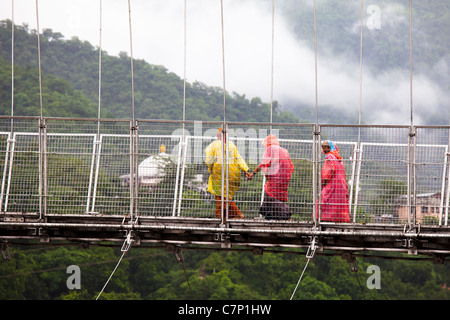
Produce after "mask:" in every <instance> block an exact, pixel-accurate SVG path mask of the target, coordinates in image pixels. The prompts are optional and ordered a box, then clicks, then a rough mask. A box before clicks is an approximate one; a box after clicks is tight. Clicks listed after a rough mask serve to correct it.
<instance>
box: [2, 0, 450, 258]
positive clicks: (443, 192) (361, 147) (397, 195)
mask: <svg viewBox="0 0 450 320" xmlns="http://www.w3.org/2000/svg"><path fill="white" fill-rule="evenodd" d="M13 3H14V1H13ZM314 4H315V1H314ZM13 7H14V6H13ZM128 7H129V15H130V52H131V73H132V77H131V79H133V54H132V45H131V44H132V41H131V34H132V33H131V6H130V1H128ZM362 7H363V6H362ZM100 8H101V1H100ZM37 9H38V1H36V18H37V29H38V30H39V15H38V10H37ZM410 9H411V8H410ZM13 12H14V11H13ZM100 12H101V10H100ZM222 14H223V12H222ZM222 18H223V17H222ZM314 18H315V6H314ZM12 20H13V21H14V16H13V19H12ZM314 23H316V21H315V19H314ZM222 25H223V21H222ZM99 29H100V31H101V19H100V28H99ZM272 29H273V28H272ZM12 30H14V28H12ZM12 32H13V34H12V39H13V40H14V31H12ZM222 32H223V27H222ZM37 34H38V47H39V32H38V33H37ZM222 38H223V33H222ZM100 43H101V32H100ZM12 44H13V48H14V41H12ZM223 45H224V42H223ZM272 46H273V44H272ZM99 53H100V54H99V67H100V70H99V75H101V65H102V64H101V45H100V48H99ZM222 53H224V50H223V51H222ZM39 54H40V50H39ZM361 54H362V21H361ZM12 57H13V58H12V59H13V61H12V65H14V55H12ZM361 59H362V56H361ZM410 60H411V59H410ZM361 61H362V60H361ZM39 62H40V57H39ZM315 62H316V73H315V80H316V122H315V123H311V124H299V123H290V124H287V123H274V122H273V121H272V115H271V118H270V119H269V121H268V122H267V123H247V122H230V121H227V119H226V113H227V112H226V108H227V106H226V101H225V98H224V107H223V111H224V112H223V121H217V122H214V121H210V122H198V121H188V120H185V107H186V106H185V104H184V105H183V120H166V121H164V120H150V119H136V118H135V114H134V91H133V90H134V86H133V83H132V94H131V96H132V118H131V119H126V120H124V119H121V120H119V119H101V118H100V108H101V100H100V96H101V76H100V77H99V117H98V118H97V119H72V118H70V119H69V118H68V119H63V118H51V117H44V116H43V115H42V92H41V101H40V102H41V115H40V116H36V117H19V116H14V108H13V106H14V72H13V73H12V75H13V79H12V93H13V94H12V96H13V101H12V108H11V109H12V111H11V115H9V116H2V117H0V164H1V165H0V169H1V170H0V175H1V194H0V239H1V240H2V252H3V253H5V252H6V251H7V245H8V243H14V242H15V241H19V240H31V241H35V240H37V241H39V242H40V243H41V244H48V243H53V242H55V241H63V242H66V243H79V244H84V245H86V246H88V245H89V244H90V243H98V242H109V243H116V244H117V243H118V244H121V245H122V251H123V252H126V251H127V250H129V248H130V247H131V246H142V247H144V246H147V245H153V244H162V245H165V246H167V247H168V248H172V249H173V250H174V251H175V252H176V251H177V250H178V249H179V248H182V247H196V246H198V247H207V248H218V249H223V250H227V249H232V248H248V249H249V250H253V252H255V253H257V254H262V253H263V252H264V250H267V249H273V248H304V249H305V250H306V254H307V257H308V258H312V257H313V255H314V254H315V252H339V253H349V254H352V253H354V252H366V253H368V254H370V253H374V252H381V251H382V252H400V253H407V254H410V255H426V256H428V257H430V258H431V259H433V260H434V261H435V262H436V263H444V261H445V258H446V257H447V256H448V255H449V254H450V227H449V223H448V222H449V214H448V213H449V200H450V178H449V172H450V163H449V155H450V153H449V150H448V149H449V146H450V127H448V126H440V127H436V126H418V125H415V124H414V123H413V117H412V115H413V104H412V74H411V124H410V125H403V126H402V125H398V126H396V125H390V126H382V125H362V124H361V107H362V101H361V105H360V121H359V123H360V124H358V125H329V124H320V123H319V121H318V117H317V114H318V112H317V110H318V102H317V100H318V99H317V48H316V60H315ZM185 63H186V62H185ZM224 63H225V62H224ZM223 67H224V68H225V65H224V66H223ZM361 68H362V64H361ZM272 70H273V68H272ZM39 71H40V63H39ZM39 74H41V72H39ZM272 79H273V77H272ZM361 83H362V80H361ZM40 88H41V91H42V87H40ZM361 88H362V84H361ZM361 88H360V90H362V89H361ZM223 90H224V96H225V93H226V87H225V73H224V86H223ZM184 101H185V100H184ZM218 128H222V129H223V132H224V133H226V134H227V137H228V139H230V141H233V142H234V143H235V144H236V146H237V149H238V151H239V153H240V154H241V156H242V158H243V159H244V160H245V162H246V163H247V164H248V166H249V168H250V169H251V170H253V169H254V168H256V167H257V166H258V164H259V163H260V162H261V160H262V156H263V153H264V146H263V144H262V142H263V140H264V138H266V136H267V135H268V134H269V133H270V134H275V135H276V136H277V137H278V139H279V142H280V146H282V147H283V148H285V149H286V150H288V151H289V154H290V157H291V160H292V162H293V165H294V171H293V173H292V178H291V181H290V185H289V200H288V205H289V209H290V213H291V217H290V219H288V220H267V219H265V218H264V217H263V216H261V215H260V214H259V208H260V206H261V203H262V200H263V197H264V184H265V177H264V175H263V174H259V175H255V176H254V178H253V179H252V180H246V179H245V177H244V176H242V177H241V184H240V188H239V190H238V191H237V192H236V194H235V197H234V198H233V200H234V201H235V203H236V204H237V206H238V207H239V208H240V210H241V211H242V213H243V215H244V218H243V219H227V216H226V212H225V214H224V215H222V216H221V217H220V218H219V217H217V216H216V215H215V214H214V211H215V199H214V197H213V196H212V195H211V194H210V193H209V192H208V190H207V188H208V179H209V172H208V168H207V166H206V164H205V149H206V147H207V146H208V145H209V144H210V143H211V142H212V141H214V140H215V139H216V135H215V134H216V132H217V129H218ZM323 140H332V141H333V142H334V143H335V144H336V145H337V146H338V147H339V150H340V155H341V157H342V161H343V163H344V166H345V172H346V176H347V181H348V189H349V202H348V210H349V212H350V222H345V223H340V222H325V221H322V219H321V209H320V208H321V206H320V204H321V203H322V202H321V201H322V200H321V182H320V181H321V168H322V166H323V165H324V156H323V155H322V153H321V147H320V146H321V141H323ZM222 161H223V162H222V163H225V164H226V165H224V166H222V170H223V177H225V176H226V174H227V170H228V169H229V163H230V161H231V159H230V158H229V157H228V156H224V157H223V159H222ZM222 198H223V200H222V201H224V202H227V200H226V196H222Z"/></svg>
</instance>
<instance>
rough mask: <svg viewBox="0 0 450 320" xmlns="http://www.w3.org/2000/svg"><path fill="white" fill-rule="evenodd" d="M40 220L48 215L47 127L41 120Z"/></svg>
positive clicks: (43, 120) (42, 119) (41, 119)
mask: <svg viewBox="0 0 450 320" xmlns="http://www.w3.org/2000/svg"><path fill="white" fill-rule="evenodd" d="M38 166H39V219H41V220H42V219H43V218H44V217H45V215H46V213H47V125H46V122H45V119H44V118H40V119H39V164H38Z"/></svg>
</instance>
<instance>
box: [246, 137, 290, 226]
mask: <svg viewBox="0 0 450 320" xmlns="http://www.w3.org/2000/svg"><path fill="white" fill-rule="evenodd" d="M263 146H264V147H265V148H266V149H265V152H264V155H263V160H262V162H261V164H259V166H258V167H256V169H255V170H254V171H253V173H257V172H259V171H260V170H263V172H264V175H265V176H266V179H267V180H266V183H265V185H264V191H265V192H264V200H263V203H262V205H261V207H260V210H259V213H260V214H261V215H263V216H264V217H265V218H266V219H268V220H287V219H289V218H290V217H291V213H290V211H289V205H288V188H289V182H290V180H291V176H292V172H293V171H294V164H293V163H292V161H291V158H290V156H289V152H288V151H287V150H286V149H284V148H282V147H280V143H279V142H278V138H277V137H276V136H274V135H268V136H267V137H266V138H265V139H264V141H263Z"/></svg>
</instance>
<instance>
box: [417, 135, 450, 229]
mask: <svg viewBox="0 0 450 320" xmlns="http://www.w3.org/2000/svg"><path fill="white" fill-rule="evenodd" d="M416 130H417V131H416V137H417V138H416V146H415V161H414V162H415V166H414V170H415V173H414V176H415V191H414V193H415V199H414V203H413V205H414V207H415V219H416V222H417V223H421V224H443V223H445V221H446V220H445V218H446V212H448V204H447V203H446V202H447V201H448V196H447V194H446V193H447V191H446V190H447V189H448V146H449V128H422V127H419V128H417V129H416Z"/></svg>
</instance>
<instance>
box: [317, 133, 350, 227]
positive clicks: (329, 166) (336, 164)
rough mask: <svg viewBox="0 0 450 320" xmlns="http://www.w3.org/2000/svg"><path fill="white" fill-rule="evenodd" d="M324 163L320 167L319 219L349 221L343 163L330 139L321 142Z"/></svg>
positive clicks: (347, 194)
mask: <svg viewBox="0 0 450 320" xmlns="http://www.w3.org/2000/svg"><path fill="white" fill-rule="evenodd" d="M322 152H323V153H324V154H325V156H326V157H325V163H324V165H323V167H322V172H321V179H322V191H321V201H320V204H321V206H320V220H321V221H331V222H350V215H349V193H348V186H347V178H346V175H345V168H344V163H343V161H342V158H341V156H340V155H339V149H338V148H337V146H336V145H335V144H334V143H333V142H332V141H329V140H327V141H324V142H322Z"/></svg>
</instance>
